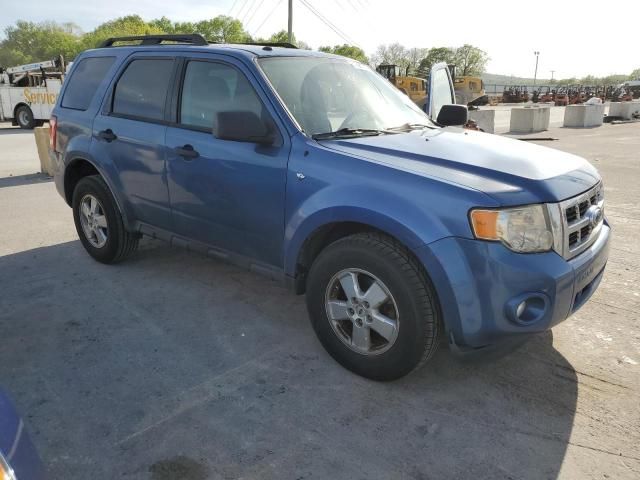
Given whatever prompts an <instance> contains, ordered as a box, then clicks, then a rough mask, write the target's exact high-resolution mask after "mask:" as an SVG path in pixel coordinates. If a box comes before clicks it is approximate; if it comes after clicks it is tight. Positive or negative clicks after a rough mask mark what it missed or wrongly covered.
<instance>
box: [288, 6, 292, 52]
mask: <svg viewBox="0 0 640 480" xmlns="http://www.w3.org/2000/svg"><path fill="white" fill-rule="evenodd" d="M288 33H289V43H293V0H289V29H288Z"/></svg>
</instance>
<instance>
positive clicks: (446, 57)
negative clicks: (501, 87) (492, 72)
mask: <svg viewBox="0 0 640 480" xmlns="http://www.w3.org/2000/svg"><path fill="white" fill-rule="evenodd" d="M488 61H489V57H488V56H487V54H486V52H484V51H483V50H480V49H479V48H478V47H474V46H473V45H468V44H465V45H463V46H461V47H458V48H450V47H435V48H411V49H407V48H405V47H403V46H402V45H400V44H399V43H393V44H391V45H380V46H379V47H378V49H377V50H376V53H375V54H374V55H373V57H372V63H373V66H377V65H379V64H381V63H388V64H393V65H398V66H400V69H401V71H402V72H405V71H407V68H408V71H409V74H414V75H418V76H426V75H428V73H429V70H430V69H431V67H432V66H433V65H434V64H436V63H439V62H445V63H447V64H451V63H452V64H455V65H456V74H457V75H480V74H481V73H483V72H484V71H485V68H486V66H487V62H488Z"/></svg>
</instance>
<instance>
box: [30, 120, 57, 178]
mask: <svg viewBox="0 0 640 480" xmlns="http://www.w3.org/2000/svg"><path fill="white" fill-rule="evenodd" d="M33 134H34V136H35V137H36V147H37V148H38V157H39V158H40V171H41V172H42V173H46V174H47V175H49V176H50V177H52V176H53V168H52V165H51V161H50V159H49V124H48V123H45V124H44V126H42V127H36V128H34V129H33Z"/></svg>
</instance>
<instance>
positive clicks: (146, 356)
mask: <svg viewBox="0 0 640 480" xmlns="http://www.w3.org/2000/svg"><path fill="white" fill-rule="evenodd" d="M3 127H7V126H6V125H1V126H0V339H2V344H1V346H0V384H1V385H2V386H3V387H4V388H5V389H6V390H8V391H9V392H10V393H11V395H12V396H13V399H14V400H15V403H16V404H17V406H18V408H19V410H20V411H21V412H22V413H23V415H24V417H25V422H26V425H27V428H28V430H29V431H30V432H31V434H32V436H33V438H34V442H35V444H36V446H37V447H38V448H39V450H40V452H41V455H42V457H43V459H44V461H45V463H46V465H47V466H48V469H49V471H50V473H51V476H52V478H54V479H96V480H98V479H113V478H126V479H151V480H169V479H173V480H176V479H186V480H201V479H207V478H245V479H246V478H260V479H263V478H273V479H311V478H321V479H324V478H332V479H341V478H345V479H347V478H348V479H365V478H366V479H390V478H393V479H403V478H407V479H426V478H473V479H481V478H487V479H500V478H505V479H540V478H558V477H559V478H563V479H576V480H577V479H585V478H590V479H596V478H597V479H602V478H615V479H624V478H629V479H631V478H639V477H640V452H639V447H638V446H639V445H640V402H638V394H639V393H640V366H639V365H638V364H639V363H640V327H639V325H638V318H639V315H638V314H639V313H640V287H638V284H639V280H640V275H639V273H638V272H639V268H640V242H638V238H639V237H640V214H639V213H638V204H639V202H640V188H638V183H639V181H640V164H639V163H638V158H639V157H638V152H640V124H637V123H636V124H627V125H615V126H614V125H605V126H603V127H601V128H597V129H584V130H569V129H562V128H552V129H551V130H550V131H549V132H548V134H549V135H550V136H553V137H555V138H558V139H559V140H558V141H555V142H545V145H547V146H549V147H552V148H558V149H561V150H566V151H569V152H573V153H577V154H580V155H583V156H585V157H586V158H588V159H589V161H591V162H592V163H593V164H594V165H596V166H597V167H598V168H599V169H600V171H601V172H602V175H603V177H604V181H605V187H606V198H607V203H606V205H607V206H606V211H607V215H608V218H609V220H610V222H611V223H612V224H613V228H614V238H613V244H612V250H611V256H610V261H609V264H608V267H607V270H606V274H605V277H604V280H603V282H602V284H601V286H600V289H599V290H598V291H597V292H596V294H595V295H594V297H593V298H592V299H591V301H590V302H589V303H588V304H587V305H586V306H585V307H584V308H583V309H582V310H580V311H579V312H578V313H577V314H575V315H574V316H573V317H572V318H570V319H569V320H567V321H566V322H564V323H562V324H561V325H559V326H558V327H556V328H554V329H553V331H552V332H548V333H546V334H543V335H540V336H536V337H534V338H532V339H531V340H530V341H529V342H528V343H526V344H525V345H524V346H522V347H521V348H519V349H517V350H515V351H513V352H511V353H510V354H509V355H506V356H497V357H496V356H494V357H489V356H483V357H477V358H472V359H467V360H460V359H457V358H456V357H453V356H452V355H451V354H450V353H449V352H448V351H447V349H446V348H442V349H441V350H440V351H439V352H438V353H437V354H436V356H435V358H434V359H433V361H432V362H431V363H430V364H429V365H428V366H427V367H426V368H424V369H422V370H420V371H419V372H417V373H415V374H413V375H410V376H408V377H406V378H404V379H402V380H400V381H396V382H393V383H374V382H370V381H367V380H365V379H362V378H359V377H357V376H354V375H352V374H351V373H349V372H347V371H346V370H344V369H342V368H341V367H340V366H338V365H337V364H336V363H335V362H334V361H332V360H331V358H329V356H328V355H327V354H326V353H325V352H324V350H323V349H322V347H321V346H320V345H319V343H318V342H317V341H316V339H315V337H314V334H313V331H312V329H311V327H310V325H309V321H308V318H307V315H306V311H305V307H304V301H303V298H302V297H296V296H293V295H291V294H289V293H288V292H287V291H286V290H284V289H283V288H281V287H280V286H279V285H277V284H275V283H273V282H271V281H269V280H266V279H264V278H262V277H259V276H256V275H254V274H251V273H248V272H245V271H242V270H239V269H237V268H236V267H233V266H230V265H227V264H224V263H221V262H218V261H215V260H213V259H210V258H205V257H202V256H199V255H196V254H191V253H188V252H186V251H182V250H179V249H173V248H169V247H168V246H166V245H164V244H162V243H159V242H155V241H150V240H145V241H143V242H142V245H141V249H140V251H139V252H138V253H137V254H136V255H135V256H133V257H132V258H131V259H130V260H128V261H126V262H125V263H122V264H120V265H117V266H105V265H101V264H98V263H96V262H94V261H93V260H91V259H90V258H89V256H88V255H87V254H86V253H85V252H84V251H83V249H82V246H81V245H80V243H79V241H78V240H77V237H76V233H75V231H74V227H73V222H72V218H71V211H70V209H69V208H68V207H67V206H66V204H65V203H64V202H63V200H62V199H61V198H60V197H59V196H58V195H57V193H56V192H55V189H54V186H53V183H52V182H51V180H50V179H47V178H46V177H44V176H42V175H34V172H37V170H38V165H39V164H38V161H37V157H36V153H35V146H34V145H33V137H32V136H31V135H30V134H28V133H22V132H20V131H18V130H16V129H11V128H3ZM545 136H547V135H546V134H545Z"/></svg>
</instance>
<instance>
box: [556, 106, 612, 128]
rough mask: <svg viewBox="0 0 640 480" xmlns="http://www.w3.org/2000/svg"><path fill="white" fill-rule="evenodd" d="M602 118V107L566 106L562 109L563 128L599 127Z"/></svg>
mask: <svg viewBox="0 0 640 480" xmlns="http://www.w3.org/2000/svg"><path fill="white" fill-rule="evenodd" d="M603 118H604V105H603V104H593V105H568V106H566V107H565V109H564V122H563V126H565V127H599V126H600V125H602V120H603Z"/></svg>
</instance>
